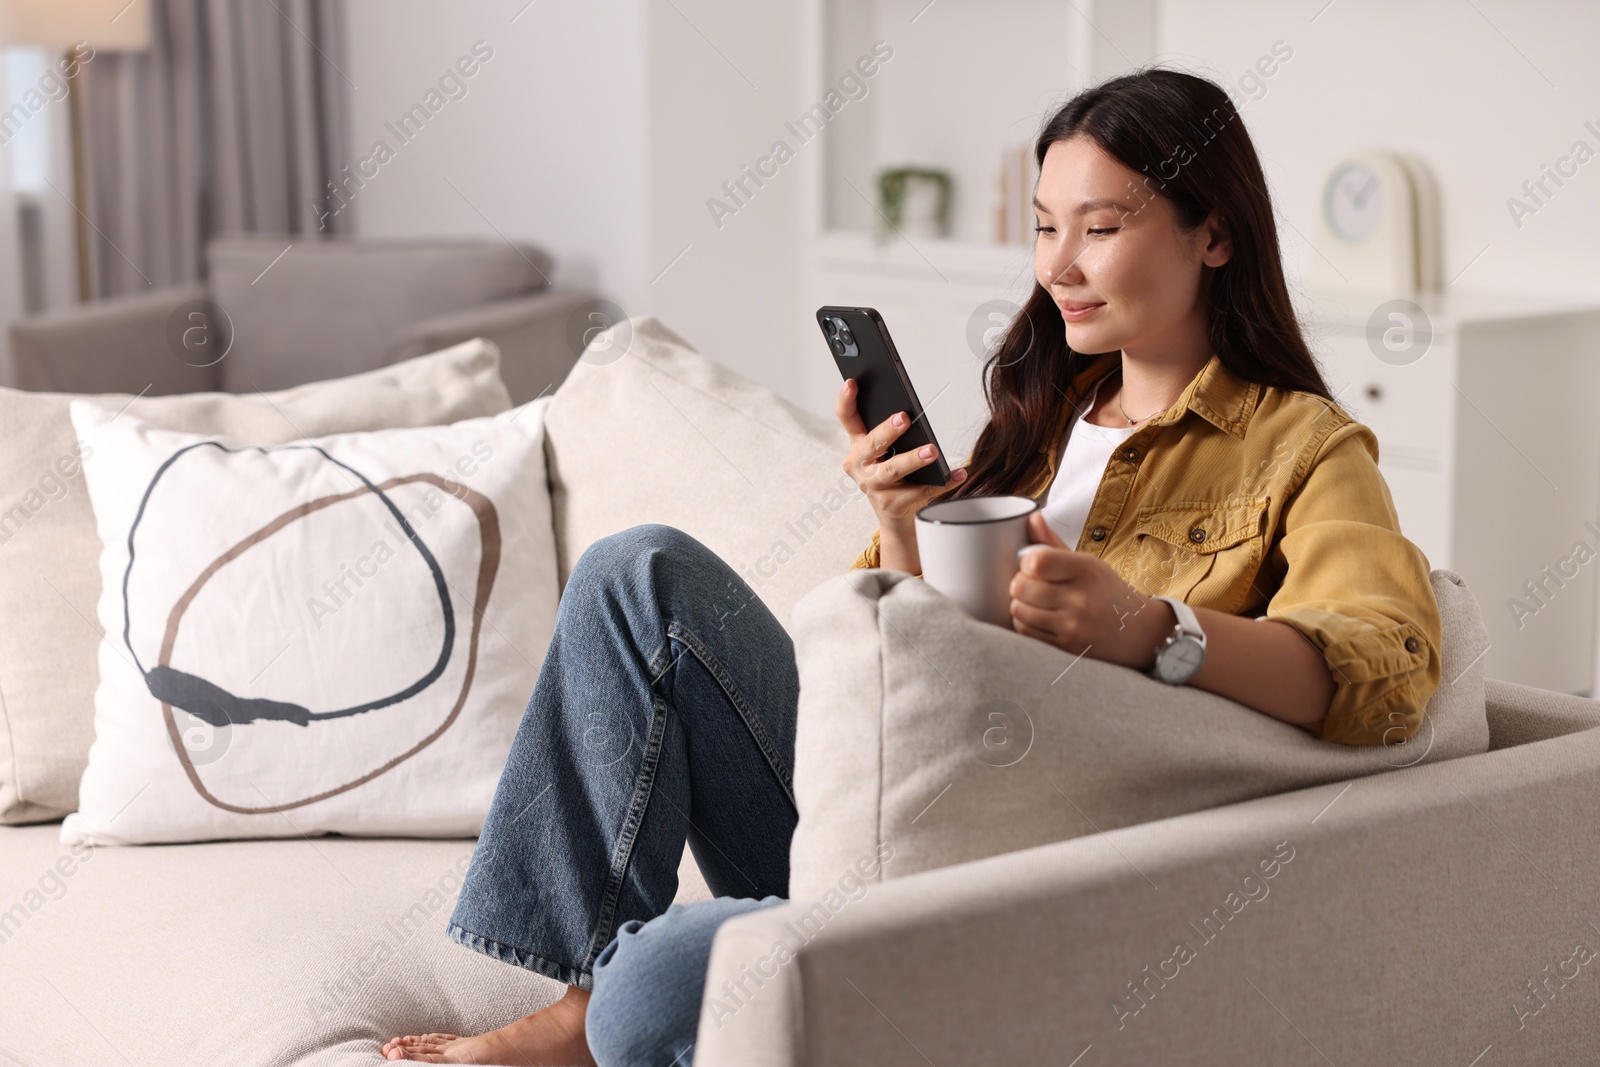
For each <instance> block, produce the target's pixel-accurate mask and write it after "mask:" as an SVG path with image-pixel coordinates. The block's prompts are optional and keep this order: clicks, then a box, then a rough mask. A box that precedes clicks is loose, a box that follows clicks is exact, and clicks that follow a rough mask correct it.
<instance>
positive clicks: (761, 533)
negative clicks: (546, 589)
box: [546, 315, 877, 628]
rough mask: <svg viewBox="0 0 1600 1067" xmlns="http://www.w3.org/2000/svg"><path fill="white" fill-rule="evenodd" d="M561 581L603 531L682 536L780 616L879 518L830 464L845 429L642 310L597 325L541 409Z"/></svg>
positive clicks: (842, 566) (840, 451)
mask: <svg viewBox="0 0 1600 1067" xmlns="http://www.w3.org/2000/svg"><path fill="white" fill-rule="evenodd" d="M546 425H547V434H548V436H547V438H546V448H547V449H548V452H549V457H548V459H549V467H550V494H551V500H552V502H553V504H554V506H555V514H556V549H557V552H558V554H559V563H560V572H561V582H562V585H563V587H564V586H565V585H566V580H567V576H568V575H569V574H571V573H572V565H573V564H574V563H575V562H577V559H578V557H579V556H581V555H582V554H583V550H584V549H585V548H587V547H588V546H589V545H590V544H592V543H593V542H595V541H596V540H598V539H600V538H601V537H605V536H606V535H608V534H613V533H616V532H618V531H620V530H625V529H627V528H628V527H630V526H634V525H637V524H639V523H647V522H659V523H665V524H666V525H668V526H675V527H677V528H678V529H680V530H684V531H686V532H687V533H690V534H692V535H694V537H696V538H697V539H699V540H700V541H701V542H702V543H703V544H705V545H707V546H708V547H710V548H711V549H712V550H713V551H715V552H716V553H717V555H719V556H721V557H722V558H723V559H724V560H725V561H727V563H728V564H729V565H730V566H732V567H733V569H734V570H736V571H738V572H739V574H740V575H742V576H743V577H744V579H745V581H746V582H748V583H749V585H750V587H751V588H752V589H753V590H754V591H755V592H756V594H757V595H758V596H759V597H760V598H761V600H762V602H763V603H764V604H765V605H766V606H767V608H768V609H769V610H771V611H772V613H773V614H774V615H775V616H776V617H777V619H778V621H779V622H780V623H781V624H782V625H783V626H785V627H786V628H787V627H788V626H789V620H790V612H791V610H792V608H793V606H794V603H795V601H796V600H798V599H799V598H800V597H801V596H803V595H804V594H805V593H807V592H808V591H810V590H811V589H812V588H813V587H815V586H816V585H817V584H818V583H819V582H822V581H824V580H826V579H828V578H831V577H833V576H835V575H838V574H842V573H843V572H845V571H847V570H849V569H850V564H851V562H852V561H853V560H854V559H855V558H856V554H857V553H859V552H860V551H861V544H862V543H863V542H864V541H866V540H867V539H868V538H869V537H870V536H871V534H872V531H873V530H874V529H875V528H876V527H877V520H876V519H875V517H874V516H873V512H872V508H871V506H870V505H869V504H868V503H867V498H866V497H865V496H864V495H863V494H862V493H861V491H860V490H859V489H857V488H856V485H855V482H854V481H852V480H851V478H850V477H849V475H847V474H845V473H844V471H843V470H842V469H841V467H840V463H841V461H842V460H843V459H844V456H845V453H846V452H848V451H849V448H850V441H849V435H848V434H846V433H845V431H844V428H843V427H842V426H840V425H839V424H838V422H837V421H836V420H834V419H830V418H823V417H821V416H818V415H813V414H811V413H810V412H807V411H804V410H802V409H800V408H798V407H796V406H795V405H793V404H791V403H789V402H788V401H785V400H783V399H781V398H779V397H778V396H777V395H775V394H774V393H773V392H772V391H771V390H769V389H765V388H762V387H761V386H758V385H756V384H754V383H753V382H751V381H750V380H749V379H747V378H744V377H743V376H741V375H739V374H738V373H736V372H734V371H732V370H729V369H728V368H727V367H725V366H723V365H721V364H720V363H716V362H714V361H712V360H710V359H707V358H706V357H705V356H702V355H700V354H699V353H698V352H696V351H695V350H694V349H693V348H692V347H691V346H690V345H689V342H687V341H685V340H684V339H683V338H682V337H679V336H678V335H677V334H675V333H673V332H672V331H671V330H669V329H668V328H667V327H666V326H664V325H662V324H661V322H660V321H659V320H657V319H656V318H655V317H654V316H650V315H646V316H639V317H635V318H632V319H628V320H626V321H625V322H622V323H618V324H617V325H615V326H613V327H612V328H611V329H608V330H606V331H604V332H602V333H600V334H598V335H597V336H595V337H594V338H593V339H592V340H591V341H590V343H589V346H588V348H587V349H585V351H584V354H583V356H582V358H581V359H579V361H578V363H577V365H576V366H575V367H574V368H573V369H572V373H571V374H570V375H568V377H567V379H566V381H564V382H563V383H562V385H561V388H560V389H558V390H557V391H556V394H555V400H554V402H553V403H551V405H550V413H549V415H548V417H547V419H546Z"/></svg>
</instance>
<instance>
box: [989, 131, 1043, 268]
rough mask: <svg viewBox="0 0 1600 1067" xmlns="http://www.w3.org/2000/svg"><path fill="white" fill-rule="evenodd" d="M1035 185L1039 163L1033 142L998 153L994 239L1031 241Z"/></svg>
mask: <svg viewBox="0 0 1600 1067" xmlns="http://www.w3.org/2000/svg"><path fill="white" fill-rule="evenodd" d="M1038 183H1039V163H1038V161H1037V160H1036V159H1035V158H1034V155H1033V142H1032V141H1023V142H1020V143H1018V144H1013V145H1007V146H1006V147H1004V148H1002V149H1001V150H1000V200H999V205H998V207H997V208H996V209H995V231H994V239H995V240H996V241H998V242H1000V243H1001V244H1031V243H1032V242H1033V223H1034V214H1033V190H1034V187H1035V186H1036V185H1038Z"/></svg>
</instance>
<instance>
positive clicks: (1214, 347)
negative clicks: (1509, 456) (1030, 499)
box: [384, 70, 1441, 1065]
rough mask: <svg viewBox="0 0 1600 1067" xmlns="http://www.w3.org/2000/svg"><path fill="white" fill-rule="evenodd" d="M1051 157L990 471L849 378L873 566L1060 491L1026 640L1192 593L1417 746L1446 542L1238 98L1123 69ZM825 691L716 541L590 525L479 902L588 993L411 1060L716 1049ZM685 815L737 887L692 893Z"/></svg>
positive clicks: (1328, 720)
mask: <svg viewBox="0 0 1600 1067" xmlns="http://www.w3.org/2000/svg"><path fill="white" fill-rule="evenodd" d="M1036 152H1037V155H1038V159H1039V162H1040V175H1039V181H1038V187H1037V193H1036V199H1035V208H1036V210H1037V214H1038V226H1037V232H1038V238H1037V242H1036V250H1035V255H1034V270H1035V278H1036V281H1037V285H1036V286H1035V287H1034V289H1033V292H1032V295H1031V296H1030V297H1029V299H1028V302H1027V304H1026V306H1025V307H1024V308H1023V310H1022V312H1021V313H1020V314H1019V315H1018V316H1017V318H1016V320H1015V321H1014V322H1013V323H1012V325H1011V327H1010V328H1009V330H1008V331H1007V334H1006V336H1005V338H1004V339H1003V340H1002V343H1001V344H1000V345H999V347H998V348H997V350H996V351H995V352H994V353H993V355H992V356H991V358H990V361H989V367H988V377H987V382H986V389H987V393H988V401H989V410H990V419H989V422H988V425H987V426H986V427H985V428H984V430H983V432H982V433H981V434H980V436H979V438H978V440H977V443H976V446H975V447H974V449H973V453H972V456H971V457H970V458H969V460H968V463H967V464H966V465H965V466H964V467H963V468H962V469H960V470H957V471H954V472H952V477H951V479H950V482H949V483H947V484H946V485H945V486H943V487H938V486H935V487H926V486H920V485H913V484H910V483H907V482H905V481H904V480H903V479H904V478H905V476H906V475H907V474H908V473H909V472H910V471H912V470H915V469H916V468H918V467H920V466H922V465H924V464H926V463H928V462H931V461H932V459H933V455H932V453H931V451H929V452H926V453H925V454H921V455H917V454H910V453H908V454H904V455H897V456H893V457H891V458H889V459H885V460H883V461H882V462H878V461H877V457H880V456H882V455H883V454H884V453H885V451H886V450H887V448H888V446H889V444H890V443H892V442H893V441H894V439H895V438H897V437H898V436H899V435H900V433H901V432H903V430H904V426H903V425H902V424H901V423H900V422H899V421H896V420H895V419H891V420H889V421H887V422H885V423H884V424H882V425H879V426H876V427H871V428H868V427H866V426H865V425H863V423H862V422H861V419H860V418H859V416H858V415H857V412H856V405H855V391H854V383H853V382H846V383H845V386H844V389H843V390H842V391H841V393H840V395H839V399H838V403H837V413H838V416H839V419H840V421H841V422H842V423H843V424H844V426H845V427H846V428H847V429H848V430H849V432H850V438H851V446H850V452H849V455H848V456H847V457H846V458H845V460H844V463H843V466H844V469H845V470H846V471H848V472H849V473H850V474H851V475H852V476H853V477H854V479H855V481H856V483H857V485H858V486H860V488H861V489H862V491H863V492H865V493H866V495H867V497H868V500H869V501H870V502H871V504H872V507H873V510H874V511H875V512H876V514H877V517H878V520H879V529H878V530H877V531H876V532H875V533H874V534H873V538H872V543H871V544H870V545H869V546H868V547H867V549H866V551H865V552H863V553H862V556H861V558H859V559H858V560H857V561H856V566H857V567H872V566H883V567H888V568H892V569H895V570H901V571H905V572H908V573H911V574H918V573H920V569H921V568H920V563H919V560H918V556H917V547H916V539H915V536H914V530H913V521H914V516H915V514H916V512H917V510H918V509H919V508H921V507H923V506H924V505H926V504H927V503H929V502H930V501H932V500H937V499H946V498H953V497H958V496H970V495H994V494H1009V493H1026V494H1028V495H1031V496H1034V497H1035V498H1037V497H1038V496H1039V495H1040V494H1041V493H1043V492H1045V491H1046V490H1047V489H1048V491H1049V496H1048V499H1047V500H1046V502H1045V506H1044V508H1043V510H1042V511H1041V512H1039V513H1036V514H1034V515H1033V516H1032V517H1031V518H1030V520H1029V521H1030V524H1031V527H1030V530H1031V535H1032V538H1033V540H1034V541H1036V542H1038V543H1039V544H1041V545H1043V546H1045V547H1043V548H1040V549H1036V550H1032V551H1030V552H1029V553H1027V554H1026V559H1025V562H1024V564H1023V567H1022V571H1021V573H1019V574H1018V576H1017V578H1016V579H1015V580H1014V581H1013V584H1012V590H1011V591H1012V598H1013V599H1012V616H1013V626H1014V628H1015V629H1016V630H1017V632H1018V633H1021V634H1024V635H1027V636H1031V637H1035V638H1037V639H1039V640H1043V641H1046V642H1049V643H1051V644H1054V645H1057V646H1059V647H1061V648H1063V649H1065V650H1067V651H1069V652H1073V653H1075V654H1077V653H1083V654H1086V655H1091V656H1095V657H1096V658H1100V659H1105V660H1107V661H1110V662H1115V663H1121V664H1124V665H1127V666H1130V667H1135V668H1137V669H1141V670H1150V669H1151V667H1152V665H1153V664H1154V662H1155V660H1156V649H1157V648H1158V646H1160V645H1162V644H1163V642H1164V641H1165V639H1166V637H1167V636H1168V635H1169V634H1171V633H1172V631H1173V626H1174V622H1175V614H1174V612H1173V609H1172V608H1171V606H1170V605H1169V604H1167V603H1166V602H1165V601H1161V600H1154V599H1151V598H1150V596H1149V595H1147V594H1158V595H1171V596H1174V597H1176V598H1178V599H1180V600H1183V601H1184V602H1185V603H1188V604H1189V605H1190V606H1191V607H1192V608H1193V609H1194V611H1195V614H1196V616H1197V618H1198V620H1199V622H1200V623H1201V626H1202V628H1203V629H1204V631H1205V634H1206V647H1205V655H1204V659H1203V662H1202V663H1201V665H1200V668H1199V670H1198V672H1197V673H1193V674H1192V676H1191V677H1189V678H1188V679H1187V684H1190V685H1195V686H1199V687H1201V688H1205V689H1208V690H1211V691H1213V692H1216V693H1219V694H1221V695H1224V696H1227V697H1229V698H1231V699H1233V700H1236V701H1238V702H1240V703H1242V704H1245V705H1247V706H1249V707H1251V708H1254V709H1256V710H1258V711H1260V712H1262V713H1263V714H1266V715H1270V716H1273V717H1275V718H1278V719H1281V720H1283V721H1285V722H1290V723H1295V724H1298V725H1300V726H1303V727H1305V728H1306V729H1308V730H1310V731H1311V732H1312V733H1314V734H1316V735H1317V736H1319V737H1323V738H1324V739H1327V740H1330V741H1338V742H1343V743H1352V744H1381V743H1392V742H1396V741H1401V740H1404V739H1406V738H1408V737H1410V736H1411V735H1412V733H1413V732H1414V731H1415V730H1416V728H1417V726H1418V724H1419V723H1420V720H1421V714H1422V709H1423V706H1424V704H1425V703H1426V702H1427V699H1428V698H1429V696H1431V695H1432V693H1433V691H1434V690H1435V689H1436V688H1437V686H1438V682H1439V670H1440V663H1439V652H1438V648H1439V642H1440V636H1441V635H1440V621H1439V613H1438V606H1437V604H1436V603H1435V601H1434V599H1433V593H1432V587H1431V585H1430V583H1429V568H1428V562H1427V560H1426V558H1425V557H1424V556H1423V555H1422V553H1421V552H1420V551H1419V550H1418V549H1417V548H1416V546H1414V545H1412V544H1411V543H1410V542H1409V541H1407V540H1406V539H1405V538H1404V537H1402V536H1401V534H1400V532H1399V525H1398V522H1397V520H1396V517H1395V513H1394V507H1393V504H1392V502H1391V500H1390V497H1389V493H1388V489H1387V487H1386V486H1385V484H1384V481H1383V478H1382V475H1381V474H1380V473H1379V471H1378V468H1377V464H1376V458H1377V451H1376V442H1375V440H1374V439H1373V437H1372V435H1371V433H1370V431H1368V430H1367V429H1366V428H1365V427H1363V426H1361V425H1360V424H1359V423H1355V422H1353V421H1352V420H1351V419H1350V418H1349V416H1347V415H1346V414H1344V412H1343V411H1342V410H1340V409H1339V408H1338V407H1337V405H1335V404H1334V403H1333V402H1332V400H1331V399H1330V398H1329V395H1328V391H1327V388H1326V387H1325V386H1324V384H1323V382H1322V378H1321V375H1320V373H1319V372H1318V370H1317V367H1316V365H1315V363H1314V362H1313V360H1312V358H1311V355H1310V353H1309V352H1308V351H1307V348H1306V345H1305V342H1304V340H1303V339H1302V338H1301V335H1300V331H1299V328H1298V326H1297V324H1296V322H1295V319H1294V315H1293V313H1292V311H1291V308H1290V303H1289V299H1288V293H1287V290H1286V287H1285V285H1284V279H1283V273H1282V268H1281V265H1280V262H1279V258H1278V247H1277V237H1276V230H1275V227H1274V225H1273V216H1272V207H1271V204H1270V202H1269V199H1268V197H1267V193H1266V182H1265V180H1264V178H1263V176H1262V172H1261V167H1260V164H1259V162H1258V160H1257V157H1256V154H1255V150H1254V148H1253V147H1252V145H1251V142H1250V139H1249V137H1248V135H1247V134H1246V132H1245V130H1244V126H1243V122H1242V120H1241V119H1240V118H1239V116H1238V115H1237V114H1235V113H1234V111H1233V109H1232V107H1231V105H1230V103H1229V100H1228V97H1227V95H1226V93H1224V92H1223V90H1222V89H1221V88H1219V87H1218V86H1217V85H1215V84H1214V83H1212V82H1210V81H1208V80H1205V79H1203V78H1198V77H1194V76H1192V75H1188V74H1183V73H1178V72H1174V71H1166V70H1148V71H1143V72H1139V73H1135V74H1131V75H1127V76H1125V77H1121V78H1116V79H1113V80H1111V81H1108V82H1106V83H1104V84H1102V85H1100V86H1097V87H1094V88H1092V89H1089V90H1087V91H1085V92H1084V93H1082V94H1080V95H1078V96H1077V97H1075V98H1074V99H1072V100H1071V101H1070V102H1068V103H1067V104H1066V105H1065V106H1064V107H1062V108H1061V109H1060V110H1059V111H1058V112H1056V113H1055V115H1053V116H1052V117H1051V119H1050V121H1049V122H1048V123H1047V124H1046V126H1045V127H1044V130H1043V132H1042V133H1041V134H1040V136H1039V139H1038V143H1037V145H1036ZM1086 353H1097V354H1096V355H1087V354H1086ZM1058 466H1059V468H1060V474H1059V476H1058V475H1057V473H1056V472H1057V467H1058ZM1068 541H1073V542H1075V543H1076V544H1077V548H1078V550H1072V549H1069V548H1068V547H1067V542H1068ZM1263 607H1266V608H1267V609H1268V610H1267V611H1266V612H1265V613H1264V614H1257V612H1258V611H1259V610H1260V609H1262V608H1263ZM1252 615H1253V616H1255V617H1254V618H1252V617H1251V616H1252ZM798 690H799V687H798V677H797V674H796V669H795V664H794V650H793V646H792V644H791V643H790V641H789V638H788V636H787V635H786V633H785V631H784V630H783V628H782V627H781V626H780V625H779V624H778V622H777V620H776V619H774V618H773V616H772V615H771V613H770V612H769V611H767V609H766V608H765V607H764V606H763V605H762V604H761V602H760V600H759V599H757V598H756V596H755V594H754V592H753V591H752V590H751V589H750V588H749V587H748V586H747V585H746V584H745V583H744V582H743V580H742V579H741V578H740V577H739V576H738V574H736V573H735V572H734V571H733V569H732V568H730V567H729V566H727V565H726V564H725V563H723V562H722V561H721V560H720V559H718V558H717V557H716V556H715V555H714V554H712V553H711V552H710V551H709V550H707V549H706V548H705V547H704V546H703V545H701V544H700V543H699V542H698V541H695V540H694V539H693V538H691V537H689V536H688V535H687V534H684V533H682V532H681V531H678V530H675V529H672V528H670V527H666V526H655V525H650V526H636V527H634V528H632V529H630V530H626V531H623V532H622V533H619V534H615V535H613V536H611V537H608V538H604V539H602V540H601V541H599V542H596V543H595V544H594V545H592V546H591V547H590V548H589V549H588V551H586V552H585V553H584V555H583V556H582V558H581V559H580V560H579V561H578V563H577V565H576V567H575V568H574V570H573V573H572V577H571V579H570V581H569V583H568V586H567V588H566V590H564V592H563V595H562V600H561V606H560V610H559V614H558V620H557V626H556V632H555V636H554V638H553V640H552V642H551V645H550V650H549V653H548V655H547V656H546V659H545V662H544V665H543V668H542V671H541V673H540V676H539V680H538V683H537V685H536V687H535V689H534V693H533V697H532V700H531V701H530V703H529V706H528V711H527V714H526V715H525V716H524V719H523V721H522V724H521V727H520V729H519V731H518V733H517V737H516V740H515V742H514V745H513V748H512V751H511V755H510V758H509V759H508V760H507V763H506V769H505V772H504V774H503V775H502V777H501V780H500V786H499V790H498V792H497V794H496V797H495V800H494V804H493V807H492V809H491V811H490V814H489V817H488V820H487V822H486V824H485V826H484V831H483V835H482V837H481V838H480V840H479V844H478V848H477V853H476V854H475V856H474V858H473V864H472V868H471V870H470V871H469V872H468V875H467V878H466V882H465V885H464V886H463V889H462V894H461V898H460V901H459V902H458V904H457V906H456V909H455V911H454V913H453V915H452V916H451V922H450V926H449V933H450V935H451V937H452V938H454V939H455V940H456V941H458V942H459V943H461V944H463V945H467V946H468V947H471V948H475V949H477V950H479V951H481V952H484V953H487V954H488V955H491V956H494V957H495V958H497V959H501V960H505V961H507V962H510V963H515V964H518V965H520V966H523V967H528V968H530V969H532V970H535V971H538V972H539V973H541V974H545V975H548V976H550V977H553V978H556V979H558V980H560V981H562V982H565V983H567V984H568V985H569V986H570V987H571V988H569V989H568V990H567V993H566V995H565V996H564V997H563V998H562V999H561V1000H560V1001H558V1002H557V1003H555V1004H553V1005H551V1006H550V1007H548V1008H545V1009H543V1010H541V1011H537V1012H534V1013H533V1014H532V1015H529V1016H527V1017H525V1018H523V1019H520V1020H518V1021H517V1022H514V1023H512V1024H510V1025H509V1026H506V1027H503V1028H501V1029H499V1030H495V1031H492V1032H490V1033H488V1034H484V1035H481V1036H478V1037H471V1038H458V1037H455V1036H454V1035H447V1034H430V1035H425V1036H421V1037H404V1038H396V1039H394V1040H393V1041H390V1042H389V1043H388V1044H386V1045H385V1046H384V1052H385V1054H386V1055H387V1056H388V1057H389V1058H390V1059H405V1058H410V1059H419V1060H427V1061H431V1062H447V1063H449V1062H454V1063H507V1064H546V1063H548V1064H564V1063H596V1062H598V1063H599V1064H602V1065H611V1064H662V1065H666V1064H687V1063H688V1062H689V1061H690V1058H691V1057H692V1049H693V1045H694V1039H695V1030H696V1024H697V1019H698V1012H699V1007H700V1002H701V997H702V992H703V985H704V978H705V968H706V961H707V958H708V955H709V952H710V945H711V940H712V937H713V935H714V933H715V931H716V929H717V926H718V925H719V924H720V923H721V922H723V921H724V920H726V919H727V918H729V917H731V916H733V915H737V914H740V913H743V912H746V911H750V910H752V909H755V908H761V907H768V906H771V905H774V904H778V903H781V902H782V900H783V897H784V894H785V893H786V892H787V887H788V876H789V863H788V847H789V840H790V837H791V836H792V834H793V831H794V827H795V823H796V821H797V820H796V811H795V807H794V797H793V791H792V786H791V783H792V769H791V761H792V757H793V751H794V728H795V723H794V720H795V709H796V704H797V701H798ZM686 839H687V841H688V844H689V846H690V848H691V849H692V850H693V852H694V855H695V859H696V860H697V862H698V863H699V865H700V869H701V870H702V871H703V872H704V874H705V877H706V882H707V884H708V885H709V886H710V888H711V890H712V892H713V893H714V894H715V895H716V899H713V900H709V901H702V902H698V903H694V904H690V905H678V904H672V903H671V902H672V898H673V895H674V893H675V892H676V889H677V877H676V870H677V864H678V860H679V857H680V855H681V853H682V849H683V845H684V842H685V840H686Z"/></svg>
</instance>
